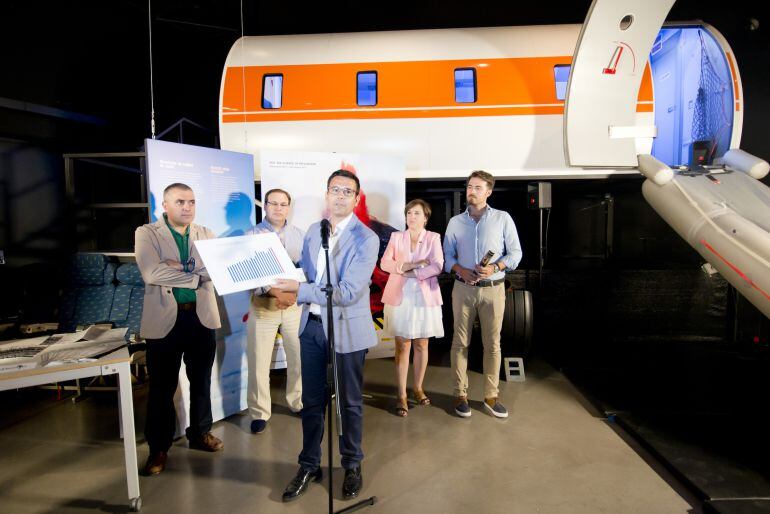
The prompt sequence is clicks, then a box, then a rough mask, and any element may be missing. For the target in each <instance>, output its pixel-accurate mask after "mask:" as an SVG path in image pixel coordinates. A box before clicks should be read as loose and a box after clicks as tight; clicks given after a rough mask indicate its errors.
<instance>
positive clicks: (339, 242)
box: [273, 170, 379, 502]
mask: <svg viewBox="0 0 770 514" xmlns="http://www.w3.org/2000/svg"><path fill="white" fill-rule="evenodd" d="M360 191H361V184H360V183H359V181H358V177H356V175H355V174H353V173H351V172H349V171H346V170H337V171H335V172H334V173H332V174H331V175H330V176H329V179H328V181H327V183H326V206H327V208H328V211H329V221H330V223H331V235H330V237H329V267H330V270H329V271H330V276H331V283H332V285H333V287H334V294H333V296H332V302H333V307H334V311H333V314H334V321H333V323H334V339H335V341H334V342H335V350H336V354H337V369H338V378H339V391H337V401H338V402H340V407H341V411H342V429H343V431H342V432H343V435H342V437H340V440H339V447H340V455H341V456H342V467H343V468H345V480H344V481H343V484H342V495H343V497H344V498H345V499H351V498H355V497H357V496H358V494H359V493H360V492H361V487H362V485H363V478H362V476H361V461H362V460H363V458H364V454H363V451H362V448H361V438H362V433H363V400H362V395H361V388H362V385H363V380H364V357H365V355H366V351H367V349H368V348H371V347H372V346H375V345H376V344H377V335H376V334H375V331H374V324H373V323H372V316H371V312H370V310H369V282H370V278H371V276H372V271H374V266H375V264H376V263H377V250H378V248H379V239H378V238H377V235H376V234H375V233H374V232H372V231H371V230H370V229H369V228H367V227H366V225H364V224H363V223H361V221H359V220H358V218H356V216H355V215H354V214H353V209H354V208H355V206H356V205H357V204H358V201H359V199H360V197H359V193H360ZM320 227H321V224H320V222H319V223H315V224H313V225H311V226H310V228H309V229H308V231H307V234H306V235H305V240H304V244H303V247H302V269H303V270H304V271H305V274H306V275H307V282H306V283H303V284H300V283H298V282H296V281H294V280H279V281H278V283H277V284H276V285H275V286H273V287H276V288H278V289H283V290H284V291H296V292H297V303H302V304H304V305H303V309H302V319H301V321H300V328H299V333H300V360H301V361H302V405H303V407H302V436H303V437H302V452H301V453H300V454H299V466H300V467H299V471H298V472H297V475H296V476H295V477H294V479H292V481H291V482H290V483H289V485H288V486H286V490H285V491H284V493H283V501H285V502H286V501H292V500H295V499H297V498H298V497H299V496H301V495H302V494H303V493H304V492H305V491H307V488H308V487H309V485H310V481H311V480H313V481H315V482H319V481H320V480H321V478H322V476H323V475H322V472H321V440H322V439H323V433H324V412H325V408H326V401H327V394H326V363H327V356H328V341H327V339H326V334H327V326H326V323H327V319H326V293H325V292H324V290H323V288H324V286H325V285H326V261H325V256H324V251H323V248H322V247H321V230H320Z"/></svg>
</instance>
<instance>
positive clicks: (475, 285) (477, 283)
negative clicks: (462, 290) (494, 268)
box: [455, 277, 505, 287]
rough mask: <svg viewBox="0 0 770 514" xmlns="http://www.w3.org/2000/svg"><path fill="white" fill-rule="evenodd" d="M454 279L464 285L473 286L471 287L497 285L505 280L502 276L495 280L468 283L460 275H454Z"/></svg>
mask: <svg viewBox="0 0 770 514" xmlns="http://www.w3.org/2000/svg"><path fill="white" fill-rule="evenodd" d="M455 280H457V281H458V282H462V283H463V284H465V285H469V286H473V287H492V286H497V285H500V284H502V283H503V282H505V279H504V278H498V279H497V280H478V281H476V282H475V283H473V284H469V283H468V282H466V281H465V280H463V279H461V278H460V277H455Z"/></svg>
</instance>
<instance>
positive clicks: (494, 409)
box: [484, 398, 508, 418]
mask: <svg viewBox="0 0 770 514" xmlns="http://www.w3.org/2000/svg"><path fill="white" fill-rule="evenodd" d="M484 408H485V409H486V410H487V411H489V413H490V414H492V415H493V416H494V417H496V418H507V417H508V410H507V409H506V408H505V407H503V404H502V403H500V402H499V401H497V398H485V399H484Z"/></svg>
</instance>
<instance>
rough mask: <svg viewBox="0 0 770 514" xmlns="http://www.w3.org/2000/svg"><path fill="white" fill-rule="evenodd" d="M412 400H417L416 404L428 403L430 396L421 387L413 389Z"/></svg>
mask: <svg viewBox="0 0 770 514" xmlns="http://www.w3.org/2000/svg"><path fill="white" fill-rule="evenodd" d="M414 400H415V401H416V402H417V405H430V398H428V396H427V395H426V394H425V391H423V390H422V389H415V390H414Z"/></svg>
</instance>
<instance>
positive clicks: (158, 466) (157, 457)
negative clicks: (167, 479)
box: [142, 452, 168, 476]
mask: <svg viewBox="0 0 770 514" xmlns="http://www.w3.org/2000/svg"><path fill="white" fill-rule="evenodd" d="M166 459H168V454H167V453H166V452H156V453H150V456H149V457H147V463H146V464H145V465H144V469H143V470H142V473H143V474H144V475H145V476H152V475H157V474H158V473H162V472H163V470H164V469H166Z"/></svg>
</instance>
